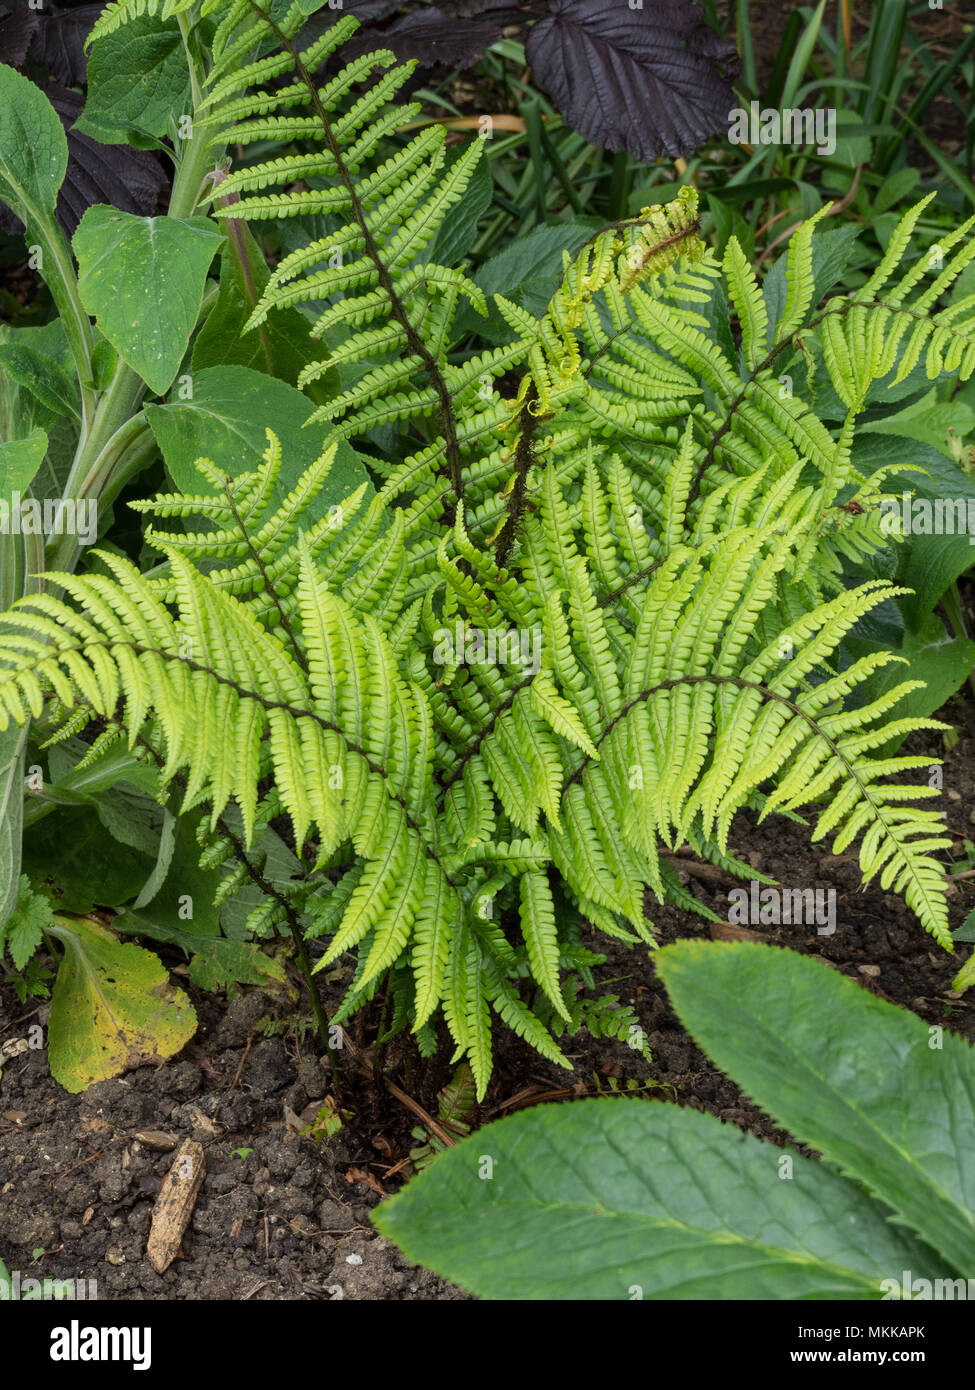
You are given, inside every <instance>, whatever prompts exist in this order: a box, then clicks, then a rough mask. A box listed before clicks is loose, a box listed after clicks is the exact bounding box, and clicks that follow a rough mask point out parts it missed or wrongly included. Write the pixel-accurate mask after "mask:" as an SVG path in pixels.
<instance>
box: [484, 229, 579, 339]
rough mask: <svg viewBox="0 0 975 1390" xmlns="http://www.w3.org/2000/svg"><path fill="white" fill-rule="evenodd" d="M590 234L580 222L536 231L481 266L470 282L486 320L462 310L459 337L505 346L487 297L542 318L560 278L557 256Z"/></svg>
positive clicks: (504, 332)
mask: <svg viewBox="0 0 975 1390" xmlns="http://www.w3.org/2000/svg"><path fill="white" fill-rule="evenodd" d="M594 230H598V227H597V226H594V225H592V224H590V223H589V222H584V221H581V220H580V221H575V222H558V223H556V224H554V225H553V226H551V227H536V228H535V230H534V231H533V232H529V233H528V235H527V236H525V237H519V238H517V240H515V241H513V242H512V243H511V245H510V246H506V247H505V248H504V249H503V250H502V251H499V252H498V254H497V255H496V256H492V257H491V258H490V260H487V261H485V262H484V264H483V265H482V266H481V268H480V269H479V270H478V272H477V274H476V275H475V276H474V279H475V282H476V283H477V284H478V285H479V286H480V288H481V289H482V290H483V291H484V293H485V295H486V296H487V298H488V301H489V316H488V318H487V319H484V318H482V317H481V315H480V314H476V313H475V312H474V310H473V309H470V308H466V309H464V310H462V311H461V313H460V314H458V324H457V331H458V333H460V332H477V333H478V334H479V335H480V336H482V337H484V338H486V339H487V340H488V341H489V342H498V343H503V342H508V341H509V340H510V338H511V336H512V333H511V329H510V328H509V327H508V325H507V324H506V323H505V321H504V319H503V318H502V317H501V315H500V314H499V313H498V311H497V309H496V308H495V307H494V305H493V304H492V303H490V300H491V296H492V295H493V294H502V295H504V296H505V298H506V299H510V300H512V301H513V302H514V303H515V304H519V305H521V307H522V308H524V309H527V310H528V311H529V313H533V314H538V315H541V314H543V313H544V312H545V310H546V309H547V308H548V306H549V302H550V300H551V298H552V295H553V294H554V293H555V291H556V289H557V288H558V284H559V280H560V278H561V275H562V252H563V251H568V252H569V253H570V255H571V254H573V253H574V252H575V251H577V250H578V249H579V247H580V246H581V245H582V243H583V242H584V241H587V240H588V239H589V237H591V236H592V234H593V232H594Z"/></svg>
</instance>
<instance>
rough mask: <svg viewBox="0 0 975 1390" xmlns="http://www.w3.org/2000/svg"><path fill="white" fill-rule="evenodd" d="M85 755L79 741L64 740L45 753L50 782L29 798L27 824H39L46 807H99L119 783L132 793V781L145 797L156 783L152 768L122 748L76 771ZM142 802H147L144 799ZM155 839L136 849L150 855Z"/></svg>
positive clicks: (110, 751)
mask: <svg viewBox="0 0 975 1390" xmlns="http://www.w3.org/2000/svg"><path fill="white" fill-rule="evenodd" d="M89 751H90V750H89V749H88V747H87V746H86V745H85V744H83V743H82V742H81V740H80V739H66V740H65V741H64V742H63V743H55V744H54V745H53V746H52V747H51V748H50V749H49V750H48V768H49V771H50V778H49V779H47V780H45V782H44V784H43V787H42V788H41V789H40V790H38V791H36V792H34V793H33V795H32V796H31V800H30V804H29V806H28V807H27V810H26V812H25V819H26V821H27V822H28V823H30V822H32V821H35V820H40V819H41V817H42V815H43V814H47V812H46V811H45V810H44V808H45V807H47V806H85V805H89V806H95V805H102V804H104V802H103V799H102V798H103V794H104V793H105V792H107V791H109V790H110V789H111V788H113V787H115V786H116V785H117V784H118V783H120V782H128V783H129V784H130V788H131V791H132V792H136V791H138V790H139V786H138V785H136V786H131V783H132V782H133V780H134V781H135V782H136V783H137V784H139V785H141V786H142V789H143V791H144V792H145V793H148V792H150V791H152V790H153V789H154V787H155V785H156V783H157V782H158V777H157V774H156V772H155V771H154V770H153V768H151V767H150V766H148V765H147V764H146V763H144V762H140V760H139V759H138V758H137V757H136V756H135V754H134V753H130V752H129V750H128V749H127V748H126V747H125V746H124V745H122V744H116V745H115V746H114V747H113V748H109V749H108V750H107V751H106V752H104V753H102V754H101V756H100V757H98V758H96V759H95V761H94V762H92V763H90V764H89V765H88V766H87V767H82V768H79V767H76V766H75V764H76V763H77V762H78V761H79V760H80V758H81V757H82V756H83V754H85V753H87V752H89ZM146 799H147V800H149V799H150V798H149V797H148V796H147V797H146ZM152 804H153V805H156V811H157V817H158V815H159V814H161V808H160V807H158V805H157V803H155V802H154V801H153V803H152ZM156 839H158V833H157V835H156V837H155V839H153V840H152V841H150V842H149V844H148V845H145V846H143V842H142V841H140V842H139V846H138V847H145V848H146V852H147V853H149V854H151V853H153V852H154V846H155V840H156Z"/></svg>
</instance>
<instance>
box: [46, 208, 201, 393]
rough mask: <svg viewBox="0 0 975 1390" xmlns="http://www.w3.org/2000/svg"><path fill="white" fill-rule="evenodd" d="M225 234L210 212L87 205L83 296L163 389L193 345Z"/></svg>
mask: <svg viewBox="0 0 975 1390" xmlns="http://www.w3.org/2000/svg"><path fill="white" fill-rule="evenodd" d="M222 240H223V236H222V234H221V233H220V232H218V231H216V230H215V228H214V227H213V224H212V223H211V222H209V221H208V220H207V219H206V218H205V217H186V218H179V217H133V216H132V215H131V214H129V213H125V212H118V211H117V210H116V209H115V208H110V207H104V206H98V207H93V208H89V209H88V211H87V212H86V213H85V215H84V217H83V218H82V219H81V224H80V226H79V227H78V230H77V232H75V235H74V249H75V255H76V256H77V258H78V266H79V272H80V274H79V290H80V293H81V299H82V302H83V304H84V306H85V308H86V309H87V311H88V312H89V313H90V314H93V315H94V316H95V318H96V320H97V322H98V326H99V328H100V329H101V331H102V332H103V333H104V335H105V337H106V338H107V339H108V341H109V342H110V343H111V344H112V346H113V347H114V348H115V349H116V351H117V352H118V354H119V356H120V357H122V358H124V359H125V361H126V362H127V363H128V364H129V366H130V367H132V368H133V370H135V371H136V372H138V373H139V375H140V376H141V377H142V379H143V381H145V382H146V383H147V384H148V385H149V386H150V387H151V388H152V390H153V391H155V392H156V393H157V394H158V395H162V394H163V392H165V391H168V389H169V387H170V386H171V385H172V383H173V380H174V379H175V376H176V373H177V371H178V370H179V364H180V361H181V360H182V357H183V354H184V353H185V351H186V348H187V346H188V344H189V340H190V334H191V332H192V331H193V328H194V326H195V324H196V320H197V316H198V314H199V312H200V304H201V302H202V300H203V287H204V285H205V283H206V275H207V270H208V269H209V266H210V262H211V261H212V260H213V257H214V255H215V254H216V251H217V248H218V247H219V245H220V243H221V242H222Z"/></svg>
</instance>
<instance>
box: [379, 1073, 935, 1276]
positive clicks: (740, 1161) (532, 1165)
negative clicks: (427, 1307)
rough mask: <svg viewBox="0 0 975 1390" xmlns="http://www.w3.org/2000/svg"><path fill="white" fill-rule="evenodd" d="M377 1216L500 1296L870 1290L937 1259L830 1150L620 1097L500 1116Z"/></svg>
mask: <svg viewBox="0 0 975 1390" xmlns="http://www.w3.org/2000/svg"><path fill="white" fill-rule="evenodd" d="M785 1160H789V1161H790V1163H791V1170H792V1175H791V1178H788V1179H787V1180H786V1179H784V1178H783V1176H782V1174H783V1163H784V1161H785ZM373 1220H374V1222H375V1224H376V1225H377V1226H378V1228H379V1230H380V1231H381V1232H382V1233H383V1235H384V1236H387V1237H388V1238H389V1239H390V1240H392V1241H395V1242H396V1244H397V1245H398V1246H399V1247H400V1248H401V1249H402V1250H403V1251H404V1252H405V1254H406V1255H407V1256H408V1257H409V1258H410V1259H411V1260H415V1261H417V1262H418V1263H420V1264H424V1265H428V1266H429V1267H430V1268H431V1269H434V1270H436V1272H437V1273H438V1274H442V1275H444V1276H445V1277H446V1278H449V1279H452V1280H454V1281H455V1282H457V1283H459V1284H461V1285H462V1286H463V1287H464V1288H466V1289H469V1290H470V1291H471V1292H472V1293H476V1294H478V1295H479V1296H480V1297H481V1298H490V1299H506V1300H524V1299H559V1300H570V1299H571V1300H576V1299H622V1300H628V1299H631V1298H633V1297H642V1298H644V1299H739V1298H747V1299H772V1298H775V1299H782V1298H791V1299H805V1298H820V1299H837V1298H857V1299H868V1298H879V1297H880V1295H881V1288H880V1281H881V1279H883V1278H884V1277H886V1276H888V1275H897V1276H899V1274H900V1271H901V1270H902V1269H910V1270H912V1271H917V1272H918V1273H921V1272H922V1271H926V1270H928V1269H929V1268H930V1264H931V1256H930V1255H929V1254H928V1253H927V1252H925V1251H923V1249H922V1247H920V1246H919V1245H918V1244H917V1242H916V1241H914V1240H913V1239H912V1238H911V1237H910V1236H909V1235H908V1234H907V1233H906V1232H902V1231H899V1230H898V1229H897V1228H896V1227H894V1226H891V1225H890V1224H889V1223H888V1222H887V1221H886V1219H885V1215H884V1213H883V1212H882V1211H880V1210H879V1209H878V1208H877V1207H876V1206H875V1205H873V1204H872V1203H871V1202H870V1201H869V1199H868V1198H867V1197H866V1196H865V1195H864V1194H863V1193H861V1192H860V1191H859V1190H858V1189H857V1188H856V1187H855V1186H854V1184H853V1183H849V1182H846V1181H845V1180H844V1179H843V1178H841V1177H838V1176H837V1175H836V1174H835V1173H831V1172H830V1171H829V1170H828V1169H826V1168H824V1167H823V1166H822V1165H821V1164H818V1163H816V1162H814V1161H813V1160H811V1159H806V1158H802V1157H801V1156H800V1155H798V1154H795V1153H791V1152H788V1151H783V1150H782V1149H779V1148H776V1147H774V1146H773V1145H771V1144H766V1143H763V1142H761V1141H760V1140H758V1139H755V1138H753V1136H752V1135H750V1134H743V1133H741V1132H740V1131H738V1130H736V1129H734V1128H733V1127H732V1126H731V1125H723V1124H721V1122H720V1121H719V1120H716V1119H715V1118H714V1117H713V1116H711V1115H707V1114H700V1113H698V1112H697V1111H693V1110H689V1109H682V1108H680V1107H678V1106H676V1105H670V1104H664V1103H652V1104H651V1103H649V1102H647V1101H643V1100H625V1099H618V1100H617V1099H612V1098H608V1097H607V1098H604V1099H600V1100H584V1101H578V1102H574V1103H572V1104H569V1105H539V1106H535V1107H534V1108H532V1109H531V1110H528V1111H524V1112H522V1113H521V1114H518V1115H512V1116H509V1117H508V1118H507V1119H503V1120H499V1121H497V1122H496V1123H494V1124H491V1125H487V1126H486V1127H485V1128H484V1129H481V1130H479V1131H478V1132H477V1133H476V1134H475V1135H473V1136H472V1137H471V1138H470V1139H467V1140H464V1141H463V1142H462V1143H460V1144H458V1145H457V1146H456V1147H455V1148H452V1149H448V1150H447V1152H446V1153H443V1154H441V1155H440V1156H439V1157H437V1158H436V1159H434V1161H433V1163H432V1164H430V1166H429V1167H428V1168H425V1169H424V1170H423V1172H422V1173H421V1174H420V1175H419V1177H417V1178H414V1179H413V1181H412V1182H410V1183H409V1184H408V1185H407V1186H406V1188H405V1189H404V1190H403V1191H402V1192H401V1193H399V1194H398V1195H397V1196H395V1197H393V1198H391V1199H390V1200H389V1201H387V1202H383V1203H382V1205H381V1206H380V1207H378V1208H377V1210H376V1212H375V1214H374V1216H373ZM635 1290H636V1291H638V1292H634V1291H635Z"/></svg>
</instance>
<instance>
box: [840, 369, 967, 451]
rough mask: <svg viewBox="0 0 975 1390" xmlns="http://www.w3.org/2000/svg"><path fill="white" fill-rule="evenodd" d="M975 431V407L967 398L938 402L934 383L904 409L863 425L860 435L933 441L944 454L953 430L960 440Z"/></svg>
mask: <svg viewBox="0 0 975 1390" xmlns="http://www.w3.org/2000/svg"><path fill="white" fill-rule="evenodd" d="M973 430H975V410H972V408H971V406H970V405H966V404H965V402H964V401H939V400H938V398H937V387H935V386H932V387H931V390H930V391H928V392H927V393H926V394H925V395H924V396H922V397H921V399H920V400H919V401H914V402H913V404H912V405H908V406H905V407H904V409H903V410H898V411H896V412H895V413H894V414H893V415H885V416H884V418H883V419H882V420H870V421H867V422H865V423H864V424H862V425H861V426H860V432H861V434H896V435H899V436H900V437H901V438H907V439H916V440H917V441H918V442H919V443H921V444H930V446H931V447H932V448H933V449H939V450H940V451H941V453H943V454H948V453H949V443H950V440H951V435H952V432H954V434H955V435H956V436H957V437H958V438H959V440H960V439H961V438H963V437H964V436H965V435H969V434H971V433H972V432H973ZM949 457H950V454H949Z"/></svg>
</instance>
